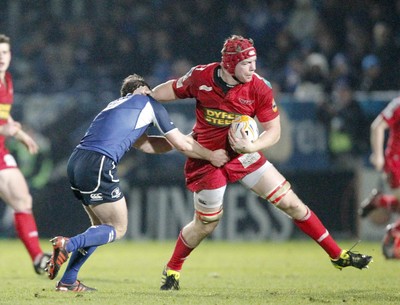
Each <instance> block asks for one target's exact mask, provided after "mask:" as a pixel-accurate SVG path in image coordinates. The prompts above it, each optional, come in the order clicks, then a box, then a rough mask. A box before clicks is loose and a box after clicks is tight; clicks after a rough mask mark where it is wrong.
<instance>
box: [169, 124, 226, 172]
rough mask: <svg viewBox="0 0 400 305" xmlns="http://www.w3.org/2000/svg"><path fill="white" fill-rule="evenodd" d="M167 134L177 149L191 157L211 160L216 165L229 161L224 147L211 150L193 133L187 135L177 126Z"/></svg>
mask: <svg viewBox="0 0 400 305" xmlns="http://www.w3.org/2000/svg"><path fill="white" fill-rule="evenodd" d="M165 136H166V138H167V139H168V141H170V142H171V143H172V144H173V145H174V146H175V148H176V149H177V150H179V151H180V152H181V153H183V154H185V155H186V156H188V157H190V158H195V159H203V160H207V161H210V162H211V164H212V165H214V166H216V167H220V166H223V165H224V164H225V163H226V162H228V161H229V157H228V153H227V152H226V151H225V150H224V149H218V150H214V151H212V150H209V149H207V148H205V147H203V146H201V145H200V144H199V143H198V142H197V141H196V140H194V139H193V137H192V136H191V135H187V136H186V135H184V134H182V133H181V132H180V131H179V129H177V128H176V129H173V130H171V131H170V132H169V133H167V134H166V135H165Z"/></svg>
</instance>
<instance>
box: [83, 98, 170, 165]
mask: <svg viewBox="0 0 400 305" xmlns="http://www.w3.org/2000/svg"><path fill="white" fill-rule="evenodd" d="M149 126H156V127H157V128H158V129H159V130H160V132H161V133H162V134H163V135H165V134H167V133H168V132H170V131H171V130H173V129H175V128H176V127H175V125H174V123H173V122H172V121H171V119H170V117H169V115H168V113H167V110H166V109H165V108H164V106H162V105H161V104H160V103H159V102H157V101H156V100H155V99H153V98H152V97H150V96H147V95H139V94H136V95H132V94H128V95H127V96H125V97H121V98H119V99H117V100H115V101H112V102H111V103H109V104H108V105H107V107H106V108H104V109H103V110H102V111H101V112H100V113H99V114H98V115H97V116H96V117H95V118H94V120H93V122H92V123H91V124H90V126H89V128H88V130H87V131H86V133H85V135H84V137H83V138H82V140H81V141H80V143H79V145H78V146H77V147H78V148H80V149H86V150H92V151H97V152H99V153H101V154H103V155H106V156H108V157H109V158H111V159H112V160H113V161H115V162H117V163H118V162H119V161H120V160H121V158H122V156H123V155H124V154H125V153H126V152H127V151H128V150H130V149H131V147H132V145H133V144H134V143H135V142H136V140H137V139H138V138H139V137H140V136H141V135H143V133H144V132H145V131H146V129H147V128H148V127H149Z"/></svg>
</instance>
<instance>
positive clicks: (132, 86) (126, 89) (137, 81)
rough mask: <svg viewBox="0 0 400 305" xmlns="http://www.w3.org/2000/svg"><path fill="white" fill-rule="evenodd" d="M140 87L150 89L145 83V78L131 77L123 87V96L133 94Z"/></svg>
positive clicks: (124, 82)
mask: <svg viewBox="0 0 400 305" xmlns="http://www.w3.org/2000/svg"><path fill="white" fill-rule="evenodd" d="M140 86H147V87H148V88H149V89H151V88H150V86H149V84H148V83H146V82H145V80H144V78H143V77H142V76H140V75H138V74H132V75H129V76H128V77H126V78H125V79H124V81H123V82H122V86H121V91H120V92H121V96H125V95H127V94H129V93H133V91H135V90H136V89H137V88H139V87H140Z"/></svg>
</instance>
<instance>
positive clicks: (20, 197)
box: [0, 168, 32, 211]
mask: <svg viewBox="0 0 400 305" xmlns="http://www.w3.org/2000/svg"><path fill="white" fill-rule="evenodd" d="M0 197H1V198H2V199H3V200H4V201H5V202H6V203H7V204H8V205H10V206H11V207H12V208H13V209H14V210H17V211H18V210H27V209H31V208H32V198H31V195H30V194H29V188H28V185H27V183H26V180H25V177H24V176H23V175H22V173H21V171H20V170H19V169H18V168H7V169H4V170H1V171H0Z"/></svg>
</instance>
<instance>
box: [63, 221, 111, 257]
mask: <svg viewBox="0 0 400 305" xmlns="http://www.w3.org/2000/svg"><path fill="white" fill-rule="evenodd" d="M115 235H116V234H115V229H114V227H112V226H109V225H99V226H91V227H90V228H89V229H87V230H86V231H85V232H83V233H81V234H78V235H76V236H74V237H71V238H70V239H69V242H68V243H67V245H66V246H65V249H66V250H67V251H68V252H74V251H75V250H78V249H80V248H87V247H91V246H101V245H104V244H107V243H111V242H113V241H114V240H115Z"/></svg>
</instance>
